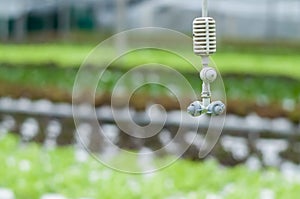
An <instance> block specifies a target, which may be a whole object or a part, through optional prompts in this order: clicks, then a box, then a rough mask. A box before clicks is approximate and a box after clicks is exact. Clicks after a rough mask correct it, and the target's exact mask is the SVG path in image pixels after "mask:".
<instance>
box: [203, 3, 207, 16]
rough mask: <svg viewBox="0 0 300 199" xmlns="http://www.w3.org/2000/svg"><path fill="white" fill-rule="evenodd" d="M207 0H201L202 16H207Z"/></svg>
mask: <svg viewBox="0 0 300 199" xmlns="http://www.w3.org/2000/svg"><path fill="white" fill-rule="evenodd" d="M207 1H208V0H202V17H207V15H208V13H207V7H208V6H207Z"/></svg>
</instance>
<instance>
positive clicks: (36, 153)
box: [0, 134, 300, 199]
mask: <svg viewBox="0 0 300 199" xmlns="http://www.w3.org/2000/svg"><path fill="white" fill-rule="evenodd" d="M0 161H1V164H0V176H1V178H0V187H5V188H10V189H12V190H13V191H14V192H15V194H16V198H18V199H27V198H33V199H35V198H40V196H41V195H43V194H45V193H59V194H62V195H64V196H66V197H68V198H72V199H76V198H80V197H91V198H101V199H104V198H105V199H106V198H124V199H126V198H130V199H134V198H149V199H150V198H168V197H170V198H173V197H183V198H192V199H196V198H197V199H198V198H207V197H213V196H222V198H228V199H239V198H244V199H247V198H249V199H252V198H259V197H260V195H261V193H262V192H263V191H264V190H271V191H273V192H274V194H275V197H276V198H278V199H279V198H298V196H299V194H300V184H299V183H298V182H297V181H290V180H289V179H286V178H284V177H283V176H282V175H281V174H280V173H279V172H278V171H276V170H274V169H267V170H264V171H251V170H249V169H247V168H246V167H245V166H236V167H233V168H224V167H221V166H219V165H218V163H216V162H215V161H212V160H210V161H204V162H191V161H188V160H182V159H180V160H178V161H177V162H175V163H174V164H172V165H171V166H169V167H167V168H166V169H163V170H161V171H158V172H155V173H150V174H147V175H132V174H124V173H120V172H117V171H114V170H111V169H109V168H106V167H105V166H104V165H102V164H100V163H99V162H97V161H96V160H94V159H92V158H88V159H87V161H85V162H77V161H76V159H75V153H74V149H73V147H71V146H68V147H59V148H55V149H53V150H46V149H44V148H42V147H41V146H40V145H38V144H36V143H31V144H29V145H27V146H23V147H21V146H20V145H19V140H18V139H17V138H16V137H15V136H13V135H12V134H8V135H6V136H4V137H1V138H0ZM191 171H192V172H191Z"/></svg>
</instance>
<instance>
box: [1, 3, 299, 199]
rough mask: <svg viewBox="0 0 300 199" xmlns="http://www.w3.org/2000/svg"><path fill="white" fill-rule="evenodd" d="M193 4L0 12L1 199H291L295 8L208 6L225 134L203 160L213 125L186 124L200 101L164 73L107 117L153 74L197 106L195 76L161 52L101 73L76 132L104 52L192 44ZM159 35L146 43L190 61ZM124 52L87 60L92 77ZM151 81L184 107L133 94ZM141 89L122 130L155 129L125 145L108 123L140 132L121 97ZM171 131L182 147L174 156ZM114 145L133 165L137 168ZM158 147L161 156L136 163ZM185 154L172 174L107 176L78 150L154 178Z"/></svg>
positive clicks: (35, 6)
mask: <svg viewBox="0 0 300 199" xmlns="http://www.w3.org/2000/svg"><path fill="white" fill-rule="evenodd" d="M201 5H202V4H201V0H186V1H182V0H9V1H5V0H0V161H1V164H0V199H28V198H33V199H35V198H37V199H39V198H41V199H61V198H68V199H73V198H74V199H75V198H76V199H77V198H78V199H83V198H85V199H87V198H89V199H96V198H101V199H102V198H128V199H129V198H130V199H131V198H168V199H171V198H172V199H175V198H176V199H177V198H197V199H198V198H204V199H223V198H224V199H225V198H227V199H229V198H230V199H234V198H249V199H250V198H251V199H253V198H258V199H277V198H295V199H297V198H299V195H300V56H299V53H300V0H272V1H271V0H260V1H259V0H244V1H237V0H211V1H209V16H211V17H213V18H214V19H215V20H216V23H217V44H218V45H217V53H216V54H214V55H213V56H212V59H213V61H214V62H215V64H216V66H217V69H218V70H219V72H220V74H221V76H222V80H223V82H224V86H225V92H226V101H227V109H226V121H225V124H224V129H223V133H222V135H221V137H220V139H219V141H218V142H217V144H216V145H215V147H214V149H213V150H212V151H211V152H210V153H209V154H208V156H207V157H205V158H202V159H200V158H199V157H198V154H199V151H200V148H201V146H202V145H204V144H205V142H204V139H205V133H206V131H207V128H208V123H209V119H210V118H209V117H208V116H201V117H199V118H198V119H197V118H196V119H195V118H191V117H190V116H189V115H187V114H186V110H185V108H186V107H187V106H188V104H189V103H190V102H192V101H193V100H195V99H194V98H193V96H192V94H191V93H190V92H189V91H188V90H186V87H184V86H183V85H179V84H178V81H177V79H174V76H173V75H172V74H171V73H169V72H168V71H166V70H163V69H161V68H160V66H156V65H154V66H153V67H149V68H147V69H146V70H139V71H137V72H133V73H130V75H129V79H127V80H126V81H125V83H124V84H122V87H121V89H120V90H118V92H117V98H118V101H117V102H118V104H117V106H116V107H114V106H112V105H111V99H112V92H113V90H114V88H115V86H116V83H117V82H118V80H120V79H121V77H123V76H124V75H125V74H127V72H129V71H131V69H133V68H134V67H136V66H139V65H143V64H149V63H153V62H156V63H160V64H164V65H168V66H170V67H172V68H173V69H175V70H176V71H178V72H179V73H180V74H182V75H183V76H184V77H185V78H186V79H187V80H188V82H189V83H190V84H191V86H192V88H193V89H194V91H195V92H197V95H198V96H200V94H201V93H200V92H201V90H200V87H201V80H200V78H199V75H198V74H199V71H197V70H196V69H195V68H193V67H192V66H191V64H190V63H188V62H187V61H183V60H182V59H179V58H178V57H176V56H175V57H174V55H173V54H172V53H168V52H165V51H162V50H155V49H146V50H140V51H139V50H136V51H132V52H129V53H127V54H125V55H123V56H121V57H120V58H118V59H116V60H114V61H113V62H112V63H110V66H109V68H108V69H107V70H105V72H103V79H101V80H100V82H99V85H98V87H97V89H96V93H95V99H93V101H92V102H91V101H90V103H86V101H83V102H84V103H83V102H82V101H81V99H79V101H73V102H74V107H73V111H74V110H75V111H76V112H77V113H78V114H79V116H80V119H81V120H80V123H76V127H77V128H75V123H74V118H73V115H72V91H73V85H74V82H75V79H76V75H77V73H78V71H79V68H80V66H81V65H82V64H83V63H84V61H85V58H86V57H87V56H88V55H89V53H90V52H91V51H92V50H93V49H94V48H95V47H96V46H97V45H98V44H99V43H100V42H101V41H104V40H105V39H107V38H110V37H111V36H112V35H114V34H115V33H119V32H122V31H124V30H130V29H132V28H143V27H149V26H152V27H162V28H169V29H172V30H177V31H179V32H182V33H184V34H185V35H187V36H189V37H191V36H192V21H193V19H194V18H196V17H199V16H200V15H201ZM144 36H145V37H144V38H142V37H141V38H135V39H137V40H139V39H140V40H141V41H143V39H147V35H144ZM156 36H157V37H153V40H151V42H153V43H169V44H172V45H175V46H176V48H177V47H178V49H180V50H182V53H183V54H184V55H187V57H188V58H191V57H189V56H190V54H192V53H193V52H192V49H193V48H192V45H193V44H192V43H190V49H181V48H183V45H181V43H180V41H177V40H176V41H175V40H172V38H171V37H170V36H169V35H156ZM149 38H151V39H152V37H148V39H149ZM130 42H133V41H132V40H131V39H130V38H126V37H122V38H119V40H116V41H115V43H112V44H111V45H109V46H107V47H106V48H105V49H100V51H97V50H96V51H95V50H94V52H96V53H98V52H99V56H97V54H96V56H95V55H94V56H95V57H96V59H95V60H96V61H95V60H93V61H94V62H91V63H89V62H88V64H90V65H89V66H88V69H89V71H88V72H89V73H88V74H93V73H95V72H99V71H102V69H103V67H104V63H106V62H107V60H111V59H113V58H114V57H113V53H112V52H113V51H114V50H117V51H118V50H122V49H123V48H126V46H128V45H130ZM101 50H102V51H101ZM103 55H104V56H103ZM200 61H201V60H200V58H199V66H200ZM146 80H147V81H148V80H161V81H164V82H167V83H166V84H165V85H164V86H166V88H172V89H173V90H176V92H179V93H180V102H182V103H183V104H184V105H185V107H184V108H183V107H181V106H180V102H179V101H178V99H176V96H174V93H172V92H170V90H168V89H166V88H165V87H163V86H159V85H154V84H148V85H144V86H142V82H143V81H146ZM89 81H92V80H90V79H86V83H87V85H88V84H89ZM137 86H141V88H139V89H137V90H136V91H135V92H134V94H133V95H132V96H130V100H129V102H128V103H129V108H130V114H131V117H132V118H133V120H134V121H135V122H136V123H137V124H138V125H140V126H142V127H145V126H147V125H148V124H149V123H151V120H150V119H149V115H150V116H152V117H153V118H154V125H158V126H159V125H162V129H161V130H160V131H159V132H158V133H157V134H156V135H154V136H151V137H149V138H138V137H133V136H130V135H128V134H127V133H126V132H124V131H123V129H122V128H120V126H118V125H117V124H116V121H115V118H114V115H113V113H112V110H114V111H115V112H114V113H115V114H116V115H117V116H118V117H120V118H122V122H123V123H122V124H123V125H125V126H128V127H129V128H131V130H132V132H134V133H136V134H138V135H139V134H142V133H144V134H146V135H147V133H149V132H148V131H147V130H144V131H143V132H140V128H138V127H135V126H132V125H131V124H130V121H129V120H128V118H127V116H126V114H124V110H125V109H126V107H125V104H124V102H125V100H126V99H127V98H126V97H127V95H128V93H129V91H131V90H132V89H133V88H135V87H137ZM212 86H213V87H212V88H213V91H212V92H213V93H217V94H218V92H221V91H220V90H218V89H220V88H218V86H219V85H214V84H213V85H212ZM88 92H89V91H86V92H85V90H84V92H83V93H81V94H82V96H85V95H86V93H88ZM217 94H216V96H217ZM216 96H213V97H214V98H215V99H214V100H218V99H217V97H216ZM154 104H160V105H161V107H160V108H159V107H156V108H155V107H154V108H153V106H152V105H154ZM94 107H95V112H93V108H94ZM162 107H163V108H162ZM164 110H165V111H166V118H167V119H166V122H164V118H163V112H164ZM94 114H95V116H96V120H97V122H96V123H97V124H96V125H95V124H94V123H93V121H92V120H91V117H90V116H91V115H94ZM153 118H152V119H153ZM181 121H183V123H182V124H181V123H180V122H181ZM197 122H199V126H195V125H197V124H198V123H197ZM98 124H100V125H101V127H102V129H99V127H98V126H97V125H98ZM181 127H182V128H181ZM179 129H181V131H182V132H183V133H182V135H181V136H180V138H179V139H178V140H176V143H175V144H170V145H169V143H171V140H175V138H176V132H178V131H179ZM100 131H101V133H103V134H105V137H103V136H101V134H100V133H99V132H100ZM109 143H113V144H115V145H116V146H117V147H119V148H120V149H124V150H126V151H129V152H133V153H136V154H140V156H138V158H137V159H132V158H131V157H129V156H126V155H124V154H122V153H120V152H119V151H118V150H117V151H116V150H115V149H114V148H113V147H110V145H109ZM83 144H84V146H83ZM166 145H168V147H166V148H165V149H164V151H163V152H162V153H161V154H159V155H158V156H155V157H150V158H145V157H144V156H143V154H146V153H149V152H150V153H151V152H154V151H156V150H158V149H161V148H164V146H166ZM186 145H189V147H188V148H187V150H186V151H185V152H184V154H182V155H181V157H180V159H179V160H178V161H176V162H175V163H173V164H171V165H170V166H168V167H167V168H164V169H162V170H159V171H156V172H150V173H147V174H141V175H134V174H126V173H122V172H119V171H116V170H114V169H111V168H108V167H106V166H105V165H104V164H101V163H100V162H99V161H97V160H95V159H94V158H92V157H91V156H90V154H89V153H88V152H87V150H86V149H88V150H89V151H90V152H91V153H93V155H96V156H97V155H99V156H101V157H103V158H104V157H105V158H107V159H110V160H111V161H112V162H116V164H118V165H121V166H122V167H124V168H129V170H132V169H135V167H138V169H137V170H138V171H149V170H150V171H153V170H155V168H156V167H157V165H161V163H162V162H165V161H168V160H169V159H172V158H173V157H174V156H176V155H177V154H178V153H179V151H180V150H181V149H182V148H184V146H186Z"/></svg>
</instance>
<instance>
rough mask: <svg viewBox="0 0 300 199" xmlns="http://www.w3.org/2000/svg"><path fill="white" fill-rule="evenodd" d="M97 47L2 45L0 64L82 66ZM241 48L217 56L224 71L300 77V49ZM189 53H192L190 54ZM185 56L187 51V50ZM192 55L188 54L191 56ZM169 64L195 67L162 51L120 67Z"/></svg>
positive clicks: (185, 69) (128, 59) (131, 59)
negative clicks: (280, 51) (155, 62)
mask: <svg viewBox="0 0 300 199" xmlns="http://www.w3.org/2000/svg"><path fill="white" fill-rule="evenodd" d="M92 49H93V46H92V45H90V44H88V45H84V44H30V45H12V44H10V45H4V44H1V45H0V51H1V54H0V63H6V64H10V65H16V64H17V65H30V64H31V65H39V66H44V65H57V66H62V67H79V66H80V65H81V64H82V62H83V61H84V59H85V57H86V56H87V55H88V54H89V52H90V51H91V50H92ZM110 52H111V49H103V53H104V55H105V56H103V58H104V59H105V60H112V59H113V57H111V56H112V53H110ZM266 52H267V53H264V51H263V50H256V51H255V50H253V51H251V50H240V48H237V49H236V50H234V48H227V49H225V48H224V50H221V51H220V52H218V53H216V54H215V55H213V59H214V61H215V62H216V63H217V66H218V69H219V70H220V72H221V73H223V74H225V73H243V74H259V75H262V74H263V75H282V76H289V77H295V78H300V69H299V66H298V65H299V63H300V57H299V53H298V52H299V51H298V50H295V51H292V50H291V51H288V53H286V51H284V50H283V53H281V54H280V53H279V51H278V49H277V48H275V49H274V51H272V50H266ZM187 54H189V53H187ZM183 55H185V53H184V52H183ZM99 56H101V55H99ZM187 58H188V57H187ZM153 59H155V60H157V61H158V63H165V64H168V65H169V66H172V67H175V68H176V69H179V70H180V71H182V72H192V71H194V70H195V69H194V68H192V67H190V65H189V64H188V63H187V62H184V61H181V62H180V63H178V60H179V59H176V60H174V56H173V55H171V54H170V53H165V52H163V51H159V50H149V51H148V52H145V50H143V51H141V52H136V53H129V54H128V55H127V56H126V59H125V61H124V62H122V65H116V67H120V68H127V69H128V68H130V67H132V66H137V65H139V64H141V63H147V62H150V63H152V62H153Z"/></svg>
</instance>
